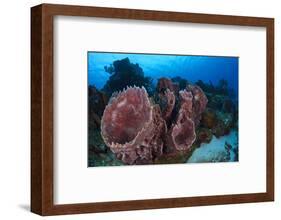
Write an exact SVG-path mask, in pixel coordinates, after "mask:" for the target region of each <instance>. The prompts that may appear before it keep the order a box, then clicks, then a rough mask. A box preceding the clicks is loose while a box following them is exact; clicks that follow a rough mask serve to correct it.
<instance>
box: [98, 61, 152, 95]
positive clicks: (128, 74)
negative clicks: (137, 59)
mask: <svg viewBox="0 0 281 220" xmlns="http://www.w3.org/2000/svg"><path fill="white" fill-rule="evenodd" d="M104 68H105V70H106V72H108V73H109V74H110V77H109V79H108V80H107V82H106V84H105V85H104V87H103V89H102V90H103V91H105V92H106V93H107V94H108V95H109V96H111V95H112V93H113V92H115V91H121V90H122V89H124V88H126V87H127V86H139V87H142V86H143V87H145V88H146V90H147V91H148V92H151V89H152V79H151V78H150V77H146V76H144V73H143V70H142V68H141V67H140V66H139V64H137V63H136V64H133V63H131V62H130V60H129V58H125V59H122V60H116V61H114V62H113V65H110V66H109V67H108V66H105V67H104Z"/></svg>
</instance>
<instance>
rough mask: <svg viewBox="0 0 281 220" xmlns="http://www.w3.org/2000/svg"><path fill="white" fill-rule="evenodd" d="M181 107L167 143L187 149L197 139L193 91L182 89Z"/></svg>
mask: <svg viewBox="0 0 281 220" xmlns="http://www.w3.org/2000/svg"><path fill="white" fill-rule="evenodd" d="M179 96H180V109H179V112H178V115H177V119H176V121H175V123H173V124H172V126H171V128H170V129H169V132H168V134H167V137H166V144H167V145H168V146H169V147H173V148H174V150H177V151H187V150H189V149H190V147H191V146H192V144H193V143H194V141H195V139H196V134H195V124H194V122H193V120H192V117H191V116H192V114H193V112H192V110H193V95H192V93H191V92H188V91H186V90H181V91H180V92H179Z"/></svg>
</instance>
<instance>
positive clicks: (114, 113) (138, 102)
mask: <svg viewBox="0 0 281 220" xmlns="http://www.w3.org/2000/svg"><path fill="white" fill-rule="evenodd" d="M166 130H167V129H166V124H165V121H164V120H163V119H162V117H161V111H160V107H159V106H158V105H152V104H151V103H150V101H149V98H148V95H147V92H146V90H145V88H143V87H142V88H138V87H129V88H127V89H126V90H124V91H123V92H120V93H118V94H116V95H114V96H113V97H112V98H111V100H110V102H109V104H108V105H107V106H106V108H105V110H104V113H103V117H102V120H101V134H102V137H103V140H104V142H105V144H106V145H107V146H108V147H109V148H110V149H111V151H112V152H113V153H115V155H116V157H117V158H118V159H120V160H122V161H123V162H124V163H125V164H148V163H152V162H153V160H154V159H155V157H157V156H160V155H161V154H162V151H163V141H162V140H163V136H164V134H165V133H166Z"/></svg>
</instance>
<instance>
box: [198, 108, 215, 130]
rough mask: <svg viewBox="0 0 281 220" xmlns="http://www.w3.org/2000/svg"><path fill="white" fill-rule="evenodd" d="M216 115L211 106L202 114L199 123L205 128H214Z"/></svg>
mask: <svg viewBox="0 0 281 220" xmlns="http://www.w3.org/2000/svg"><path fill="white" fill-rule="evenodd" d="M217 121H218V119H217V116H216V113H215V111H214V110H212V109H211V108H207V109H206V110H205V111H204V112H203V114H202V119H201V124H202V125H203V126H204V127H206V128H214V127H215V126H216V125H217Z"/></svg>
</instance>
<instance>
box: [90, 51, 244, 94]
mask: <svg viewBox="0 0 281 220" xmlns="http://www.w3.org/2000/svg"><path fill="white" fill-rule="evenodd" d="M124 58H129V60H130V62H131V63H134V64H135V63H138V64H139V66H140V67H141V68H142V69H143V72H144V75H145V76H149V77H151V78H152V79H153V83H155V84H156V82H157V80H158V79H159V78H161V77H168V78H172V77H176V76H180V77H182V78H184V79H187V80H188V81H189V82H192V83H195V82H196V81H198V80H202V81H203V82H205V83H210V82H211V83H212V84H213V85H217V84H218V82H219V80H221V79H224V80H226V81H227V83H228V88H230V89H233V90H234V92H235V94H236V96H237V95H238V65H239V58H238V57H223V56H193V55H162V54H133V53H108V52H105V53H104V52H88V80H89V81H88V83H89V84H90V85H95V86H96V88H98V89H102V88H103V86H104V85H105V83H106V82H107V80H108V79H109V77H110V74H109V73H108V72H106V71H105V69H104V67H105V66H109V65H110V64H112V63H113V62H114V61H116V60H121V59H124Z"/></svg>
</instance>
